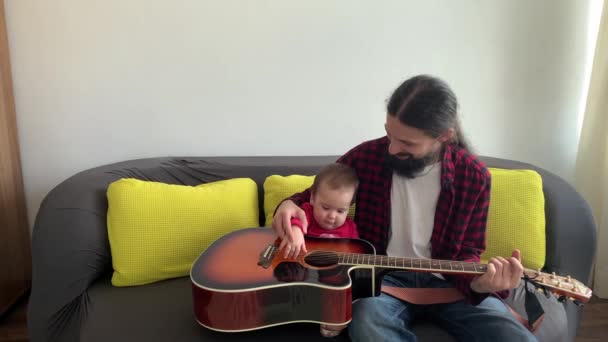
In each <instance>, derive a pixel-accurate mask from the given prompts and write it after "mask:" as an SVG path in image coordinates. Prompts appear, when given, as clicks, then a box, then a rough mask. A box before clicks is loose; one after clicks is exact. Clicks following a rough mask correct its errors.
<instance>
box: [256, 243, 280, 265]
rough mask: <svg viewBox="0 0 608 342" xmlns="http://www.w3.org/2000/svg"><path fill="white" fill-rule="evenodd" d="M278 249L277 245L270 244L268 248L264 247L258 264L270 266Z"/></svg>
mask: <svg viewBox="0 0 608 342" xmlns="http://www.w3.org/2000/svg"><path fill="white" fill-rule="evenodd" d="M276 251H277V247H275V246H273V245H268V246H267V247H266V248H264V250H263V251H262V252H260V259H259V260H258V265H260V266H262V267H264V268H268V267H270V265H271V264H272V259H273V258H274V254H275V253H276Z"/></svg>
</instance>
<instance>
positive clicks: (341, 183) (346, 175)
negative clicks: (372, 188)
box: [310, 163, 359, 202]
mask: <svg viewBox="0 0 608 342" xmlns="http://www.w3.org/2000/svg"><path fill="white" fill-rule="evenodd" d="M321 184H324V185H327V186H328V187H329V188H330V189H332V190H336V189H341V188H350V187H353V188H354V189H355V193H356V192H357V187H358V186H359V178H357V173H356V172H355V170H353V168H351V167H350V166H348V165H345V164H342V163H332V164H329V165H326V166H325V167H323V168H322V169H321V171H319V173H318V174H317V176H316V177H315V180H314V182H313V183H312V186H311V188H310V192H311V193H313V194H314V193H316V191H317V189H318V188H319V186H321ZM354 201H355V198H354V196H353V202H354Z"/></svg>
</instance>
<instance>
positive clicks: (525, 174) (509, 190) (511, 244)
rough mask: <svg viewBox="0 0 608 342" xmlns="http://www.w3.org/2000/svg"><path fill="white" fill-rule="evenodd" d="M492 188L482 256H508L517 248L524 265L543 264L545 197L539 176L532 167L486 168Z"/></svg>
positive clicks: (531, 266)
mask: <svg viewBox="0 0 608 342" xmlns="http://www.w3.org/2000/svg"><path fill="white" fill-rule="evenodd" d="M489 171H490V173H491V174H492V190H491V194H490V208H489V212H488V225H487V236H486V241H487V242H486V251H485V252H484V253H483V254H482V255H481V259H482V261H484V262H487V261H488V260H489V259H490V258H491V257H493V256H502V257H510V256H511V252H512V251H513V250H514V249H519V250H520V251H521V256H522V264H523V265H524V267H527V268H531V269H538V268H542V267H543V266H544V264H545V252H546V243H545V197H544V194H543V184H542V178H541V176H540V175H539V174H538V173H537V172H536V171H532V170H505V169H498V168H489Z"/></svg>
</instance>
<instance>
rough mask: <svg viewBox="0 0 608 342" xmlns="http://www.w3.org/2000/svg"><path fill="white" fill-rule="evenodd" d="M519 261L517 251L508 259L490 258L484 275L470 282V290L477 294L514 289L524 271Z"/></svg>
mask: <svg viewBox="0 0 608 342" xmlns="http://www.w3.org/2000/svg"><path fill="white" fill-rule="evenodd" d="M520 260H521V254H520V252H519V250H514V251H513V253H512V255H511V257H510V258H508V259H505V258H502V257H495V258H491V259H490V261H489V262H488V269H487V271H486V273H484V274H483V275H481V276H479V277H476V278H475V279H473V281H472V282H471V290H473V291H475V292H477V293H492V292H497V291H502V290H511V289H514V288H516V287H517V286H518V285H519V282H520V280H521V277H522V275H523V271H524V267H523V266H522V265H521V261H520Z"/></svg>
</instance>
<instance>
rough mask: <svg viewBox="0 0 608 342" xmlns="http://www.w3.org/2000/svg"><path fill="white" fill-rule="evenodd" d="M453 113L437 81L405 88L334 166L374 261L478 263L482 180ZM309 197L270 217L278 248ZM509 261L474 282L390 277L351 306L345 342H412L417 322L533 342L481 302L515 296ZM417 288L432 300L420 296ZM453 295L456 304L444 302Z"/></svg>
mask: <svg viewBox="0 0 608 342" xmlns="http://www.w3.org/2000/svg"><path fill="white" fill-rule="evenodd" d="M457 108H458V102H457V99H456V96H455V95H454V93H453V92H452V90H451V89H450V88H449V86H448V85H447V84H445V83H444V82H443V81H442V80H440V79H437V78H435V77H431V76H426V75H420V76H416V77H413V78H411V79H408V80H406V81H405V82H403V83H402V84H401V85H400V86H399V87H398V88H397V89H396V90H395V92H394V93H393V94H392V96H391V98H390V99H389V102H388V105H387V116H386V123H385V129H386V136H385V137H382V138H379V139H376V140H371V141H367V142H364V143H362V144H360V145H358V146H356V147H355V148H353V149H351V150H350V151H349V152H347V153H346V154H345V155H343V156H342V157H340V158H339V159H338V162H339V163H344V164H347V165H349V166H351V167H352V168H354V169H355V171H356V172H357V176H358V177H359V181H360V183H359V189H358V192H357V196H356V198H357V199H356V205H357V210H356V214H355V222H356V224H357V227H358V229H359V235H360V237H361V238H362V239H365V240H367V241H369V242H371V243H372V244H373V245H374V247H375V248H376V251H377V252H378V254H387V255H389V256H402V257H415V258H432V259H447V260H459V261H470V262H479V255H480V254H481V253H482V252H483V251H484V250H485V237H486V235H485V229H486V222H487V213H488V207H489V200H490V184H491V182H490V174H489V172H488V170H487V169H486V167H485V165H484V164H483V162H481V161H480V160H479V159H478V158H477V157H476V156H474V155H473V154H472V153H471V152H470V151H469V148H468V145H467V143H466V141H465V139H464V135H463V134H462V131H461V129H460V124H459V120H458V116H457ZM309 196H310V193H309V191H308V190H307V191H305V192H303V193H300V194H295V195H294V196H292V197H291V198H289V199H288V200H286V201H284V202H282V203H281V205H279V207H278V208H277V211H276V213H275V217H274V219H273V222H272V226H273V228H274V229H275V230H276V232H277V234H278V235H279V236H280V237H281V238H282V239H283V246H289V245H292V244H290V243H289V241H292V240H293V238H294V234H301V233H302V232H301V231H300V230H299V228H297V227H296V228H295V229H294V228H293V227H292V226H291V224H290V219H291V218H292V217H297V218H299V219H300V221H302V222H303V225H304V226H306V225H307V223H306V217H305V215H304V214H303V212H302V210H301V209H300V208H299V207H298V205H299V204H300V203H302V202H303V201H307V200H308V198H309ZM302 228H303V230H304V233H305V232H306V227H302ZM302 250H304V251H305V250H306V246H302ZM298 253H300V250H299V248H292V250H287V251H286V254H287V255H288V256H292V255H296V254H298ZM519 259H520V256H519V251H514V252H513V254H512V257H511V258H508V259H504V258H501V257H497V258H492V259H491V260H490V261H489V264H488V267H487V271H486V272H485V273H484V274H483V275H481V276H469V275H450V274H443V275H441V274H430V273H414V272H405V271H404V272H391V273H389V274H388V275H386V276H385V277H384V281H383V287H384V286H387V288H388V287H389V286H390V287H391V288H398V289H403V291H401V292H398V293H394V292H393V293H391V294H387V293H382V294H381V295H380V296H378V297H370V298H365V299H361V300H358V301H356V302H355V303H354V304H353V319H352V322H351V323H350V325H349V334H350V337H351V339H352V340H353V341H355V342H356V341H397V340H399V341H402V340H406V341H415V340H416V336H415V335H414V333H413V332H412V331H411V329H410V323H411V321H412V320H413V319H415V318H418V317H422V316H424V317H430V318H431V319H434V320H436V321H437V322H438V323H439V324H440V325H441V326H442V327H443V328H444V329H446V330H447V331H448V332H450V333H451V334H452V335H453V336H455V337H456V338H457V339H459V340H463V341H473V340H476V341H485V340H493V341H535V340H536V339H535V338H534V336H533V335H532V334H531V333H530V332H529V331H528V330H527V329H526V328H525V327H524V326H523V325H521V324H520V323H519V322H517V321H516V320H515V319H514V318H513V317H512V316H511V314H510V313H509V311H508V309H507V308H506V306H505V305H504V304H503V303H502V302H501V301H500V300H499V299H498V298H496V297H494V296H489V294H495V295H496V296H502V297H504V296H506V294H507V292H506V291H505V290H509V289H513V288H515V287H517V285H518V284H519V281H520V277H521V275H522V271H523V267H522V265H521V263H520V260H519ZM420 288H425V289H431V290H434V291H436V292H426V293H427V294H426V295H425V294H422V292H420V291H417V290H419V289H420ZM454 288H455V289H457V290H458V291H457V293H459V294H460V295H461V297H462V298H455V297H454V296H453V292H454ZM450 290H451V291H452V293H451V294H449V293H450ZM428 293H436V294H438V295H437V296H435V295H433V296H429V295H428ZM446 294H449V295H446ZM429 297H433V298H429ZM437 298H440V299H441V298H445V299H444V300H443V301H441V300H439V302H438V300H437Z"/></svg>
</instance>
